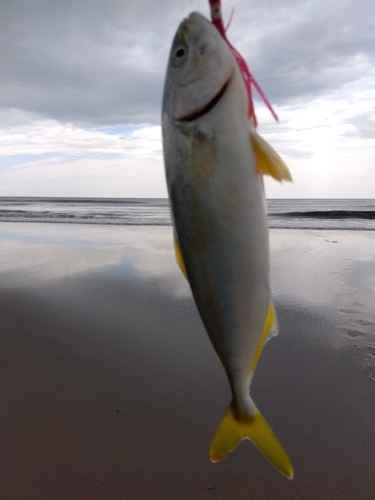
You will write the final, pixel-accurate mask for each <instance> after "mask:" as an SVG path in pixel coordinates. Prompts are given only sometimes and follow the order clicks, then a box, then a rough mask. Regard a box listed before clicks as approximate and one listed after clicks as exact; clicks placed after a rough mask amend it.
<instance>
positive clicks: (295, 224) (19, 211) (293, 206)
mask: <svg viewBox="0 0 375 500" xmlns="http://www.w3.org/2000/svg"><path fill="white" fill-rule="evenodd" d="M267 205H268V222H269V227H270V228H279V229H282V228H284V229H332V230H337V229H338V230H340V229H349V230H362V231H363V230H375V199H370V200H369V199H346V200H344V199H287V200H284V199H269V200H267ZM0 222H48V223H64V224H67V223H69V224H102V225H103V224H104V225H141V226H144V225H148V226H169V225H171V219H170V213H169V205H168V200H167V199H160V198H147V199H141V198H35V197H0Z"/></svg>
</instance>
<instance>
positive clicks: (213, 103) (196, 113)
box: [178, 78, 230, 122]
mask: <svg viewBox="0 0 375 500" xmlns="http://www.w3.org/2000/svg"><path fill="white" fill-rule="evenodd" d="M229 82H230V78H228V80H227V81H226V82H225V83H224V85H223V86H222V87H221V89H220V90H219V92H218V93H217V94H216V95H215V96H214V97H213V98H212V99H211V101H209V102H208V103H207V104H206V105H205V106H203V108H201V109H198V111H194V112H193V113H190V114H189V115H185V116H183V117H181V118H179V119H178V121H179V122H192V121H193V120H197V119H198V118H201V117H202V116H204V115H207V113H209V112H210V111H211V109H213V108H214V107H215V106H216V104H217V103H218V102H219V101H220V100H221V99H222V97H223V96H224V94H225V92H226V91H227V88H228V86H229Z"/></svg>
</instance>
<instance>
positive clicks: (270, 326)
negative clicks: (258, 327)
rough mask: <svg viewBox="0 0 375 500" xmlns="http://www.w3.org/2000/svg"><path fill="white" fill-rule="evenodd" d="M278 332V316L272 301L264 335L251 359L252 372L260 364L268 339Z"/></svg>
mask: <svg viewBox="0 0 375 500" xmlns="http://www.w3.org/2000/svg"><path fill="white" fill-rule="evenodd" d="M277 334H278V324H277V316H276V311H275V306H274V305H273V303H272V302H271V303H270V305H269V306H268V312H267V318H266V322H265V323H264V328H263V333H262V336H261V337H260V339H259V342H258V345H257V348H256V350H255V354H254V357H253V359H252V361H251V366H250V370H251V371H252V372H255V368H256V366H257V364H258V361H259V358H260V355H261V353H262V350H263V347H264V345H265V344H266V342H267V340H269V339H270V338H272V337H274V336H275V335H277Z"/></svg>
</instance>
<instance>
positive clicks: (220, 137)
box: [162, 12, 293, 479]
mask: <svg viewBox="0 0 375 500" xmlns="http://www.w3.org/2000/svg"><path fill="white" fill-rule="evenodd" d="M248 98H249V97H248V93H247V89H246V85H245V82H244V79H243V77H242V74H241V70H240V68H239V66H238V64H237V62H236V58H235V57H234V55H233V52H232V51H231V49H230V47H229V45H228V44H227V43H226V41H225V40H224V39H223V37H222V36H221V34H220V33H219V31H218V30H217V28H216V27H215V26H214V25H213V24H212V23H211V22H210V21H209V20H208V19H206V18H205V17H204V16H203V15H202V14H200V13H198V12H192V13H191V14H190V15H189V17H187V18H186V19H184V20H183V21H182V22H181V24H180V25H179V27H178V29H177V32H176V35H175V37H174V40H173V43H172V48H171V51H170V56H169V60H168V66H167V72H166V77H165V84H164V95H163V104H162V138H163V152H164V164H165V174H166V181H167V188H168V195H169V201H170V208H171V219H172V223H173V240H174V248H175V254H176V259H177V263H178V265H179V267H180V269H181V271H182V273H183V274H184V276H185V277H186V278H187V280H188V282H189V284H190V288H191V291H192V295H193V298H194V301H195V304H196V306H197V309H198V312H199V314H200V317H201V319H202V321H203V324H204V327H205V329H206V331H207V334H208V337H209V339H210V341H211V344H212V346H213V348H214V351H215V353H216V355H217V357H218V358H219V360H220V362H221V363H222V365H223V367H224V370H225V373H226V376H227V378H228V382H229V385H230V389H231V393H232V401H231V402H230V404H229V406H228V409H227V411H226V412H225V414H224V416H223V419H222V420H221V422H220V424H219V426H218V428H217V431H216V433H215V435H214V437H213V439H212V442H211V445H210V458H211V461H212V462H218V461H219V460H221V459H222V458H224V457H225V456H226V455H227V454H228V453H229V452H230V451H232V450H234V448H235V447H236V446H237V445H238V444H239V443H240V442H241V441H242V440H244V439H250V440H251V441H252V442H253V443H254V444H255V445H256V446H257V447H258V448H259V449H260V451H261V452H262V453H263V454H264V455H265V456H266V457H267V458H268V459H269V461H270V462H271V463H272V464H273V465H274V466H275V467H276V468H277V469H278V470H279V471H280V472H282V473H283V474H284V475H285V476H286V477H288V478H290V479H291V478H292V477H293V466H292V464H291V461H290V459H289V457H288V455H287V453H286V452H285V451H284V449H283V447H282V445H281V444H280V442H279V441H278V440H277V438H276V437H275V435H274V433H273V432H272V430H271V428H270V427H269V425H268V424H267V422H266V421H265V419H264V417H263V416H262V415H261V413H260V411H259V410H258V408H257V407H256V405H255V403H254V402H253V400H252V399H251V397H250V384H251V381H252V378H253V375H254V372H255V369H256V367H257V363H258V360H259V357H260V355H261V352H262V349H263V347H264V345H265V343H266V342H267V341H268V340H269V339H270V338H272V337H273V336H275V335H277V333H278V322H277V316H276V311H275V307H274V304H273V301H272V297H271V288H270V276H269V274H270V271H269V241H268V226H267V209H266V199H265V192H264V185H263V175H271V176H272V177H274V178H275V179H277V180H279V181H283V180H291V175H290V173H289V170H288V168H287V166H286V165H285V163H284V162H283V160H282V159H281V157H280V156H279V155H278V154H277V153H276V152H275V151H274V150H273V149H272V147H271V146H270V145H269V144H268V143H266V141H265V140H264V139H262V138H261V137H260V135H259V134H258V133H257V131H256V129H255V126H254V121H253V120H252V119H251V117H249V114H248V109H249V102H248Z"/></svg>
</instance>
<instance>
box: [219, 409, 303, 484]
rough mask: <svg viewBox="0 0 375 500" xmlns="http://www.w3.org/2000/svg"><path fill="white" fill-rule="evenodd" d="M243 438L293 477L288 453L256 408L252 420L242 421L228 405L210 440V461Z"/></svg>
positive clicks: (220, 455)
mask: <svg viewBox="0 0 375 500" xmlns="http://www.w3.org/2000/svg"><path fill="white" fill-rule="evenodd" d="M243 439H250V440H251V441H252V442H253V443H254V444H255V445H256V446H257V447H258V448H259V449H260V451H261V452H262V453H263V454H264V455H265V456H266V457H267V458H268V460H269V461H270V462H271V463H272V464H273V465H274V466H275V467H276V468H277V469H279V471H280V472H282V473H283V474H284V475H285V476H286V477H287V478H288V479H293V466H292V464H291V462H290V460H289V457H288V455H287V454H286V452H285V451H284V449H283V447H282V446H281V444H280V443H279V441H278V440H277V438H276V436H275V435H274V433H273V432H272V430H271V428H270V426H269V425H268V424H267V422H266V421H265V420H264V418H263V417H262V415H261V414H260V413H259V411H258V410H256V414H255V418H254V420H253V421H248V420H246V421H243V420H237V419H236V418H235V417H234V416H233V412H232V405H230V406H229V408H228V409H227V411H226V413H225V415H224V417H223V419H222V421H221V422H220V424H219V427H218V429H217V431H216V433H215V435H214V437H213V439H212V441H211V446H210V458H211V461H212V462H218V461H219V460H221V459H222V458H224V457H225V456H226V455H227V453H229V452H230V451H232V450H234V448H235V447H236V446H237V445H238V444H239V443H240V442H241V441H242V440H243Z"/></svg>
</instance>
